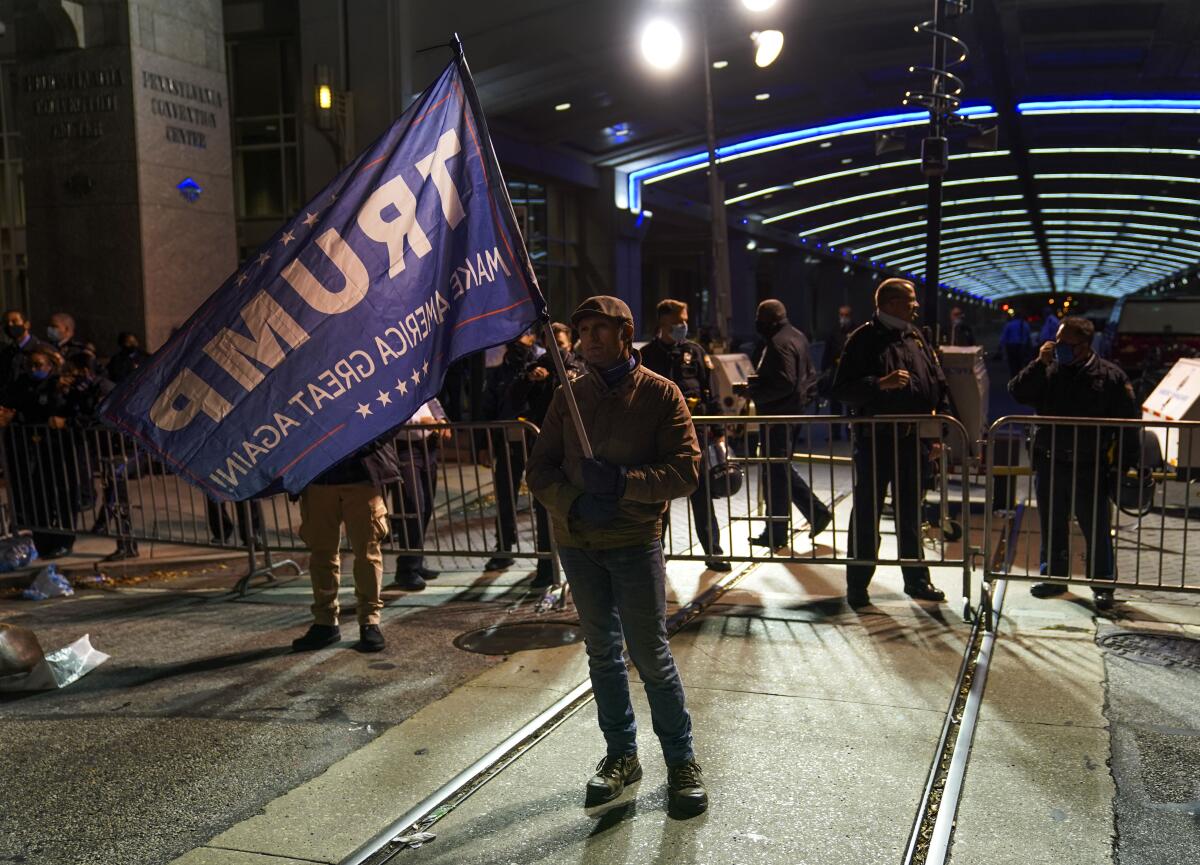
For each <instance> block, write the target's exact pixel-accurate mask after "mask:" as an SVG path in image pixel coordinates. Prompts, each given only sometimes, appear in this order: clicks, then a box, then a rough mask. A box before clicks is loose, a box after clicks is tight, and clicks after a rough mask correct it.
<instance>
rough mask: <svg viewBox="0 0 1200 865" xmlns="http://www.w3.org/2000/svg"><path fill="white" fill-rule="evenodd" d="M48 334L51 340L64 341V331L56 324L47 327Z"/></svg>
mask: <svg viewBox="0 0 1200 865" xmlns="http://www.w3.org/2000/svg"><path fill="white" fill-rule="evenodd" d="M46 336H47V337H49V339H50V341H51V342H54V343H57V342H62V331H61V330H59V329H58V328H57V327H55V326H54V325H51V326H50V327H48V328H46Z"/></svg>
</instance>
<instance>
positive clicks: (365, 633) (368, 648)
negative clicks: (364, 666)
mask: <svg viewBox="0 0 1200 865" xmlns="http://www.w3.org/2000/svg"><path fill="white" fill-rule="evenodd" d="M383 646H384V642H383V632H382V631H381V630H379V625H359V626H358V642H357V643H355V644H354V648H355V649H357V650H358V651H360V652H382V651H383Z"/></svg>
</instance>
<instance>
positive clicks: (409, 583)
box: [388, 568, 425, 592]
mask: <svg viewBox="0 0 1200 865" xmlns="http://www.w3.org/2000/svg"><path fill="white" fill-rule="evenodd" d="M388 588H395V589H401V590H403V591H405V592H420V591H423V590H424V589H425V580H424V579H423V578H422V577H421V574H420V572H418V571H417V570H415V569H409V568H404V569H402V570H398V571H396V578H395V579H394V580H392V582H391V583H390V584H389V586H388Z"/></svg>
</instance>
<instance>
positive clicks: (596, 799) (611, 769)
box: [583, 753, 642, 808]
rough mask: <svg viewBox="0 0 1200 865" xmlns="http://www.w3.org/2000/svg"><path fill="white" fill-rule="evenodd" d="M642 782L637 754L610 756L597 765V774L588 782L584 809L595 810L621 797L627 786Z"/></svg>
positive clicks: (640, 765) (640, 766)
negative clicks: (596, 807) (598, 806)
mask: <svg viewBox="0 0 1200 865" xmlns="http://www.w3.org/2000/svg"><path fill="white" fill-rule="evenodd" d="M640 780H642V764H641V762H640V761H639V760H638V755H637V754H636V753H633V754H625V755H623V756H621V757H613V756H611V755H609V756H607V757H605V758H604V759H603V760H601V761H600V762H599V763H597V764H596V774H595V775H593V776H592V778H591V780H590V781H588V782H587V788H586V792H585V794H584V802H583V804H584V807H585V808H594V807H595V806H597V805H603V804H604V803H605V802H611V801H612V800H613V799H616V798H617V797H618V796H620V795H621V792H622V791H623V790H624V789H625V787H626V786H627V785H629V784H633V783H634V782H636V781H640Z"/></svg>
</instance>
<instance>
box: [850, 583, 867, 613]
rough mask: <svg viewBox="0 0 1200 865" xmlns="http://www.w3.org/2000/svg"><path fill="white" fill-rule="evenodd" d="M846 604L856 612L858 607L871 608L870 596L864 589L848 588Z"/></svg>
mask: <svg viewBox="0 0 1200 865" xmlns="http://www.w3.org/2000/svg"><path fill="white" fill-rule="evenodd" d="M846 603H847V604H849V605H850V606H851V607H853V608H854V609H856V610H857V609H858V608H859V607H869V606H871V596H870V594H868V593H867V590H866V588H861V589H856V588H848V589H846Z"/></svg>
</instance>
